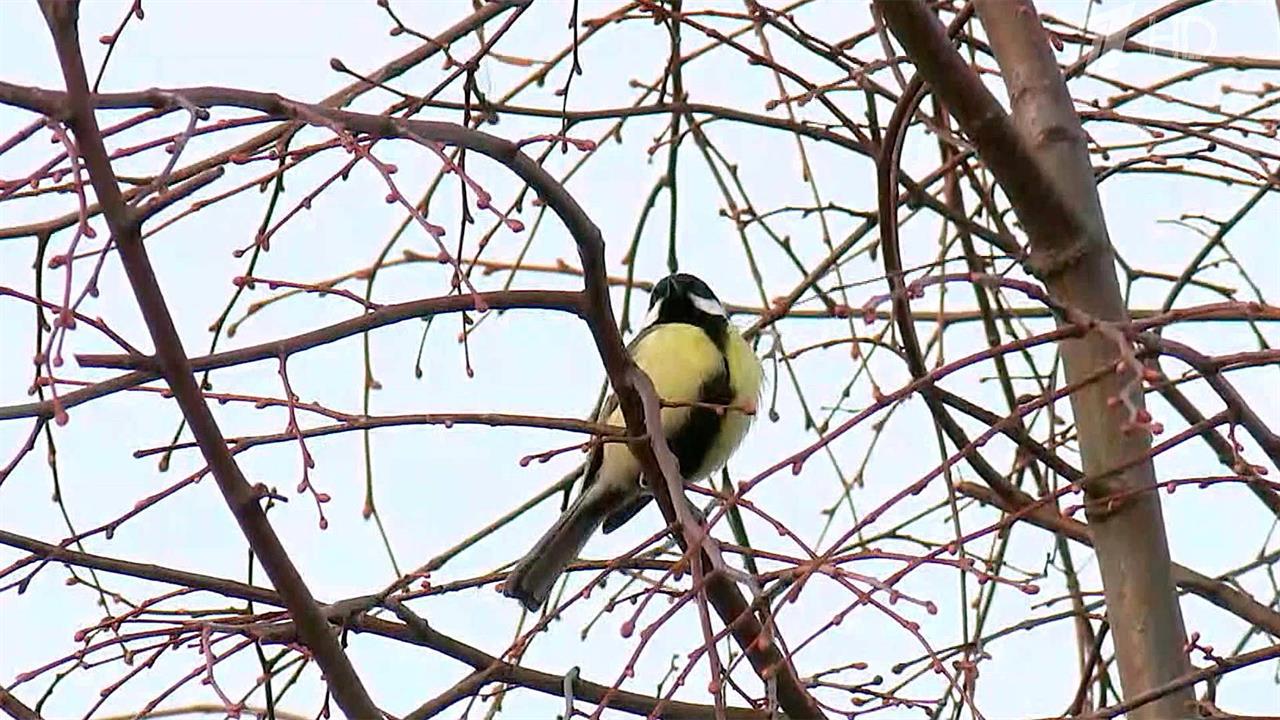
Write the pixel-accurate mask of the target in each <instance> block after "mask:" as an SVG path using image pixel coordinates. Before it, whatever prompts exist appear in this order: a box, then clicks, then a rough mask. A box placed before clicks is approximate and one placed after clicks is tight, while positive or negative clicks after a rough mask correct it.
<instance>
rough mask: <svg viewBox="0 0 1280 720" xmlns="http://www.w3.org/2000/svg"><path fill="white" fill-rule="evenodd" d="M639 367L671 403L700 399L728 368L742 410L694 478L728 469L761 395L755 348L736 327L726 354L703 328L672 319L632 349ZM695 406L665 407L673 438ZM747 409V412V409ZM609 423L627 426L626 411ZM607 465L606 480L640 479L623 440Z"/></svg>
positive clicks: (610, 450) (731, 413) (730, 413)
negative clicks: (727, 465)
mask: <svg viewBox="0 0 1280 720" xmlns="http://www.w3.org/2000/svg"><path fill="white" fill-rule="evenodd" d="M632 357H633V358H634V359H635V362H636V365H638V366H639V367H640V369H641V370H643V371H644V372H645V374H646V375H648V376H649V379H650V380H651V381H652V382H653V387H654V390H655V391H656V392H657V394H658V397H659V398H661V399H662V400H664V401H666V402H673V403H694V402H697V401H699V399H700V395H701V391H702V387H703V384H704V383H706V382H707V381H708V380H710V379H712V378H714V377H715V376H716V375H717V374H719V373H720V372H721V371H722V370H723V369H724V367H725V366H726V365H727V366H728V371H729V387H730V389H731V390H732V392H733V401H732V403H731V404H732V405H734V406H736V407H737V408H742V409H730V410H727V411H726V412H725V415H724V420H723V425H722V426H721V430H720V433H719V435H718V436H717V438H716V441H715V442H714V443H713V444H712V446H711V447H710V448H708V450H707V453H706V456H705V458H704V459H703V461H702V463H701V464H700V466H699V468H698V470H697V471H696V472H695V473H693V475H692V476H691V477H689V478H686V479H688V480H696V479H700V478H702V477H705V476H706V475H708V474H710V473H712V472H715V471H716V470H718V469H719V468H720V467H722V466H723V465H724V464H725V462H726V461H728V459H729V456H730V455H731V454H733V451H734V450H735V449H736V448H737V446H738V443H739V442H741V441H742V438H743V436H745V435H746V433H747V430H748V429H749V428H750V426H751V420H752V414H751V413H754V411H755V409H756V405H757V401H758V397H759V393H760V386H761V380H762V371H761V368H760V361H759V360H758V359H757V358H756V356H755V353H753V352H752V351H751V347H750V346H749V345H747V343H746V341H745V340H743V339H742V336H741V335H740V334H739V333H738V331H737V329H735V328H733V327H732V326H730V327H729V328H728V330H727V337H726V341H725V349H724V353H723V355H722V354H721V352H720V349H719V348H717V347H716V345H715V343H713V342H712V341H711V338H710V337H708V336H707V334H706V333H705V332H704V331H703V330H702V329H701V328H699V327H697V326H695V325H687V324H683V323H666V324H663V325H660V326H657V327H655V328H654V329H653V330H652V331H650V332H649V333H647V334H646V335H644V336H643V337H641V338H640V339H639V341H638V342H637V343H636V345H635V347H634V348H633V349H632ZM692 409H693V408H692V407H689V406H682V407H664V408H663V409H662V427H663V431H664V433H665V434H666V435H667V436H668V437H670V436H672V435H673V434H674V433H675V432H676V431H677V430H678V429H679V428H680V427H681V426H682V425H683V424H684V423H685V422H686V421H687V420H688V418H689V414H690V412H691V411H692ZM743 410H746V412H743ZM607 422H608V423H609V424H612V425H623V424H625V421H624V420H623V418H622V412H621V410H618V409H615V410H614V411H613V413H612V414H611V415H610V416H609V418H608V420H607ZM604 453H605V458H604V467H605V468H608V469H610V470H611V471H612V472H610V473H609V474H610V475H612V476H613V477H611V478H602V479H603V480H605V481H606V482H628V481H634V478H635V477H637V476H638V475H639V472H640V467H639V463H638V462H636V460H635V458H634V457H632V456H631V452H630V451H629V450H628V449H627V448H626V445H625V444H622V443H609V444H608V445H606V446H605V450H604Z"/></svg>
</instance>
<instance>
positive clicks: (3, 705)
mask: <svg viewBox="0 0 1280 720" xmlns="http://www.w3.org/2000/svg"><path fill="white" fill-rule="evenodd" d="M0 710H4V711H5V712H6V713H8V715H9V717H11V718H13V720H42V718H41V717H40V714H39V713H37V712H36V711H35V710H32V709H31V708H29V707H27V706H26V705H24V704H23V703H22V701H21V700H19V699H18V698H16V697H14V696H13V694H12V693H10V692H9V691H8V690H5V689H4V688H2V687H0Z"/></svg>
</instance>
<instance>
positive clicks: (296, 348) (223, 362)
mask: <svg viewBox="0 0 1280 720" xmlns="http://www.w3.org/2000/svg"><path fill="white" fill-rule="evenodd" d="M475 297H478V298H479V299H480V300H481V301H482V302H484V303H486V304H487V305H488V306H489V307H490V308H502V309H516V308H524V309H540V310H563V311H566V312H575V313H576V312H578V309H577V306H578V303H579V301H580V297H581V295H580V293H577V292H571V291H558V290H557V291H544V290H507V291H501V292H492V293H477V294H476V296H475ZM475 297H472V296H470V295H448V296H444V297H434V298H424V299H422V300H412V301H410V302H403V303H396V304H394V305H383V306H382V307H380V308H379V309H377V310H375V311H373V312H369V313H365V314H363V315H360V316H358V317H354V318H351V319H349V320H343V321H342V322H338V323H334V324H333V325H326V326H325V327H322V328H317V329H315V330H311V331H309V332H305V333H301V334H298V335H294V336H292V337H287V338H283V339H281V340H272V341H269V342H265V343H260V344H258V345H251V346H248V347H243V348H239V349H237V350H226V351H223V352H220V353H214V354H212V355H204V356H201V357H197V358H191V360H190V362H191V367H192V369H193V370H197V371H201V370H216V369H218V368H225V367H230V366H232V365H241V364H243V363H248V362H256V361H259V360H274V359H278V358H279V357H280V356H281V355H284V356H286V357H287V356H289V355H292V354H294V353H297V352H302V351H303V350H308V349H311V348H315V347H320V346H321V345H326V344H328V343H331V342H336V341H338V340H342V339H343V338H347V337H352V336H354V335H359V334H361V333H363V332H366V331H368V330H374V329H376V328H380V327H386V326H388V325H394V324H395V323H398V322H402V321H404V320H410V319H413V318H420V317H429V316H431V315H438V314H441V313H450V312H461V311H464V310H471V309H473V308H474V307H475ZM76 359H77V361H78V362H79V363H80V364H81V365H83V366H85V367H111V368H139V367H145V368H150V367H152V366H153V365H154V361H153V360H152V359H151V358H148V357H146V356H142V355H127V354H111V355H93V354H84V355H77V356H76ZM159 377H160V374H159V373H158V372H155V371H154V370H151V369H146V370H135V371H134V372H130V373H126V374H124V375H119V376H117V377H114V378H111V379H110V380H103V381H102V382H100V383H96V384H94V385H91V386H89V387H86V388H84V389H82V390H76V391H74V392H70V393H67V394H66V395H62V396H59V402H60V403H61V405H62V407H63V408H72V407H75V406H76V405H81V404H84V403H86V402H88V401H90V400H94V399H96V398H100V397H103V396H104V395H110V394H112V393H116V392H120V391H122V390H128V389H129V388H133V387H137V386H139V385H142V384H143V383H146V382H149V381H151V380H155V379H157V378H159ZM53 412H54V406H53V403H52V402H49V401H45V402H35V403H24V404H21V405H9V406H6V407H0V420H11V419H13V418H22V417H42V418H51V417H53Z"/></svg>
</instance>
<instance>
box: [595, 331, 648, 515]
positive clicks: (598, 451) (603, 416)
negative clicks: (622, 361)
mask: <svg viewBox="0 0 1280 720" xmlns="http://www.w3.org/2000/svg"><path fill="white" fill-rule="evenodd" d="M655 327H656V326H655V325H650V326H648V327H646V328H644V329H642V330H641V331H640V332H639V333H637V334H636V336H635V337H633V338H631V342H629V343H627V354H628V355H632V354H634V353H635V349H636V346H637V345H639V344H640V341H641V340H643V339H644V337H645V336H646V335H648V334H649V333H650V332H652V331H653V329H654V328H655ZM617 409H618V396H617V395H614V394H613V392H612V391H610V393H609V395H608V397H606V398H605V399H604V403H603V404H602V405H601V406H600V411H599V412H598V413H596V417H595V421H596V422H598V423H605V422H608V421H609V416H610V415H612V414H613V413H614V411H615V410H617ZM603 460H604V443H596V444H595V445H593V446H592V447H591V451H590V453H589V454H588V455H587V463H586V469H585V471H584V472H583V475H582V477H583V482H582V490H583V491H584V492H585V491H586V489H587V488H588V487H591V483H593V482H595V481H596V473H597V472H599V471H600V463H601V462H602V461H603ZM636 509H637V510H639V508H636ZM634 514H635V511H633V512H632V513H631V515H634ZM631 515H628V516H627V517H628V518H629V517H631ZM608 526H609V523H607V522H606V523H605V527H606V528H608V529H606V530H605V532H609V530H610V529H612V528H609V527H608ZM614 527H616V525H615V526H614Z"/></svg>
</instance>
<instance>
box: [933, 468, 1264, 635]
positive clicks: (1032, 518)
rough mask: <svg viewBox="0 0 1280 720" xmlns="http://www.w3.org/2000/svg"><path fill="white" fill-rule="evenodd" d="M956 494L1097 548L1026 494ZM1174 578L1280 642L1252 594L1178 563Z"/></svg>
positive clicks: (1081, 526) (1077, 525)
mask: <svg viewBox="0 0 1280 720" xmlns="http://www.w3.org/2000/svg"><path fill="white" fill-rule="evenodd" d="M956 491H957V492H959V493H961V494H964V495H966V496H968V497H971V498H974V499H975V500H979V501H981V502H984V503H986V504H988V505H991V506H994V507H997V508H1000V509H1001V510H1003V511H1005V512H1007V513H1009V514H1010V515H1011V516H1012V517H1011V518H1010V520H1022V521H1024V522H1029V523H1031V524H1032V525H1035V526H1036V527H1038V528H1042V529H1044V530H1048V531H1049V532H1053V533H1058V534H1061V535H1063V536H1065V537H1067V538H1070V539H1071V540H1074V541H1076V542H1078V543H1081V544H1083V545H1088V546H1090V547H1092V546H1093V536H1092V535H1091V534H1090V531H1089V525H1086V524H1085V523H1082V522H1080V521H1079V520H1074V519H1072V518H1069V517H1066V516H1064V515H1062V514H1061V513H1059V512H1058V511H1057V509H1056V508H1054V507H1051V506H1049V505H1046V504H1045V503H1044V502H1043V501H1039V500H1036V499H1035V498H1033V497H1031V496H1030V495H1027V494H1026V493H1023V492H1021V491H1018V493H1017V495H1016V496H1014V498H1013V499H1012V500H1007V499H1005V498H1003V497H1001V496H999V495H997V494H996V493H994V492H992V491H991V490H990V489H988V488H986V487H983V486H982V485H978V484H976V483H969V482H962V483H958V484H957V485H956ZM1173 578H1174V582H1175V583H1177V586H1178V587H1179V588H1181V589H1183V590H1185V591H1186V592H1189V593H1191V594H1192V595H1196V596H1198V597H1200V598H1203V599H1204V600H1207V601H1208V602H1210V603H1213V604H1214V605H1216V606H1218V607H1220V608H1222V609H1223V610H1226V611H1227V612H1229V613H1231V614H1232V615H1235V616H1236V617H1239V618H1240V619H1242V620H1244V621H1245V622H1247V623H1249V624H1250V625H1253V626H1255V627H1258V628H1261V629H1262V630H1264V631H1265V632H1267V633H1269V634H1270V635H1272V636H1274V637H1277V638H1280V612H1276V611H1275V610H1272V609H1271V608H1269V607H1267V606H1266V605H1263V604H1262V603H1260V602H1258V601H1257V600H1254V599H1253V597H1251V596H1250V595H1249V594H1248V593H1244V592H1241V591H1239V590H1237V589H1235V588H1234V587H1232V586H1231V585H1229V584H1227V583H1226V582H1223V581H1221V580H1215V579H1214V578H1211V577H1209V576H1208V575H1203V574H1201V573H1198V572H1196V571H1195V570H1192V569H1191V568H1188V567H1185V566H1183V565H1179V564H1177V563H1174V564H1173Z"/></svg>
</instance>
